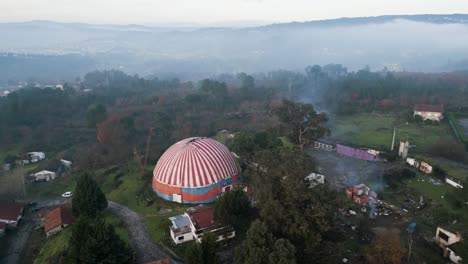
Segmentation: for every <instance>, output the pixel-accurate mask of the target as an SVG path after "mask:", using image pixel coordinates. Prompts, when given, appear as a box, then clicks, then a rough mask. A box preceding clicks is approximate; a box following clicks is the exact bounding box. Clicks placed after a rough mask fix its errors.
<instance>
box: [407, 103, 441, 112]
mask: <svg viewBox="0 0 468 264" xmlns="http://www.w3.org/2000/svg"><path fill="white" fill-rule="evenodd" d="M414 111H418V112H434V113H443V112H444V105H425V104H417V105H415V106H414Z"/></svg>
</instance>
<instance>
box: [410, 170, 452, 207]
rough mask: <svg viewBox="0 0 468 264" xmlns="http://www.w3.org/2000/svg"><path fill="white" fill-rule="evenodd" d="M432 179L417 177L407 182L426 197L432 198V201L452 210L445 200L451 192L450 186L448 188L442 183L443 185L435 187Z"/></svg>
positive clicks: (423, 176) (422, 176)
mask: <svg viewBox="0 0 468 264" xmlns="http://www.w3.org/2000/svg"><path fill="white" fill-rule="evenodd" d="M430 179H431V177H429V176H425V175H417V176H416V178H414V179H412V180H409V181H408V182H407V186H408V187H411V188H413V189H415V190H416V191H417V192H418V193H420V194H422V195H423V196H424V197H427V198H430V199H431V200H433V201H435V202H437V203H438V204H441V205H443V206H444V207H446V208H450V205H449V204H448V202H447V200H445V199H444V198H443V197H444V195H445V194H446V193H447V191H448V190H449V187H450V186H447V185H446V184H445V183H442V184H441V185H434V184H432V182H431V181H430Z"/></svg>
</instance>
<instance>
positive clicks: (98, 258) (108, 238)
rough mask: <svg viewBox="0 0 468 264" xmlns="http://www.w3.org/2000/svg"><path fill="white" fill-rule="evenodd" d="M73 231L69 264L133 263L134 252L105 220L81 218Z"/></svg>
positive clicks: (74, 225) (72, 228)
mask: <svg viewBox="0 0 468 264" xmlns="http://www.w3.org/2000/svg"><path fill="white" fill-rule="evenodd" d="M71 230H72V235H71V238H70V240H69V250H68V254H67V258H66V259H67V263H109V264H110V263H115V264H117V263H133V250H132V249H131V248H130V247H129V246H128V245H127V244H126V243H125V242H124V241H123V240H122V239H121V238H120V237H119V236H118V235H117V234H116V233H115V229H114V227H113V226H112V225H109V224H106V223H105V222H104V220H103V219H101V218H97V219H90V218H88V217H86V216H81V217H80V218H79V219H78V221H77V222H75V223H74V224H73V225H72V226H71Z"/></svg>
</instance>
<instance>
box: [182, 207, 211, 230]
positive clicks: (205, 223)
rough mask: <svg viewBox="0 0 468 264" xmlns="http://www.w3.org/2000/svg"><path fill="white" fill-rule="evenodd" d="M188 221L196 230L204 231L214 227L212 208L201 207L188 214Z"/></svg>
mask: <svg viewBox="0 0 468 264" xmlns="http://www.w3.org/2000/svg"><path fill="white" fill-rule="evenodd" d="M188 215H189V216H190V219H192V222H193V224H194V225H195V227H196V228H197V229H204V228H207V227H211V226H213V225H215V224H216V223H215V221H214V208H212V207H201V208H197V210H195V211H193V212H188Z"/></svg>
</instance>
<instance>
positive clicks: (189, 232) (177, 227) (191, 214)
mask: <svg viewBox="0 0 468 264" xmlns="http://www.w3.org/2000/svg"><path fill="white" fill-rule="evenodd" d="M169 220H170V221H171V225H170V226H169V231H170V234H171V238H172V240H173V241H174V243H175V244H176V245H179V244H182V243H185V242H188V241H192V240H196V241H197V242H201V240H202V238H203V234H206V233H213V234H215V235H216V237H217V241H222V240H225V239H229V238H233V237H234V236H235V234H236V233H235V231H234V229H233V228H232V227H231V226H226V225H221V224H219V223H217V222H216V221H214V208H211V207H206V206H197V207H195V208H189V209H188V210H187V212H186V213H184V214H182V215H177V216H174V217H170V218H169Z"/></svg>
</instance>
